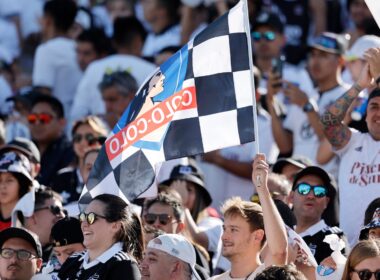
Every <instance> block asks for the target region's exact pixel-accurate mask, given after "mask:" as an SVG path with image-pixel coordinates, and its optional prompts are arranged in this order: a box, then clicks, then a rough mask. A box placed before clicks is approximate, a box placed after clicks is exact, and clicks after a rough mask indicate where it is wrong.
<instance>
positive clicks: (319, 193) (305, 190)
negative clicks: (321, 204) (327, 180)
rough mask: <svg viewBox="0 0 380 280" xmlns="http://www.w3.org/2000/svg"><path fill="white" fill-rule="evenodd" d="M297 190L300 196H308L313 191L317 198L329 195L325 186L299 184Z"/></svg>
mask: <svg viewBox="0 0 380 280" xmlns="http://www.w3.org/2000/svg"><path fill="white" fill-rule="evenodd" d="M296 190H297V192H298V193H299V194H300V195H308V194H309V193H310V192H311V191H313V193H314V196H315V197H318V198H319V197H325V196H326V195H327V189H326V187H325V186H319V185H317V186H312V185H310V184H308V183H299V184H298V185H297V186H296Z"/></svg>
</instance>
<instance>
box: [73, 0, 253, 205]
mask: <svg viewBox="0 0 380 280" xmlns="http://www.w3.org/2000/svg"><path fill="white" fill-rule="evenodd" d="M245 5H246V4H245V3H244V2H239V3H238V4H237V5H236V6H235V7H234V8H232V9H231V10H230V11H228V12H227V13H226V14H225V15H223V16H221V17H220V18H218V19H217V20H216V21H214V22H213V23H212V24H210V25H209V26H208V27H207V28H206V29H205V30H203V32H201V33H200V34H198V35H197V36H196V37H195V38H194V39H193V40H191V41H190V42H189V43H187V44H186V45H185V46H184V47H182V49H181V50H179V51H178V52H177V53H176V54H174V55H173V56H172V57H171V58H170V59H169V60H168V61H166V62H165V63H164V64H162V65H161V66H160V67H159V68H158V69H157V71H156V72H155V73H154V74H153V75H152V76H151V77H149V79H147V80H146V82H145V83H144V84H143V86H142V87H141V88H140V89H139V90H138V92H137V94H136V96H135V98H134V100H133V101H132V102H131V104H130V105H129V107H128V108H127V110H126V111H125V112H124V114H123V116H122V117H121V119H120V120H119V122H118V123H117V125H116V126H115V128H114V129H113V131H112V135H111V136H109V137H108V139H107V140H106V142H105V144H104V145H103V147H102V150H101V152H100V153H99V156H98V158H97V160H96V161H95V164H94V167H93V168H92V170H91V173H90V176H89V179H88V181H87V184H86V186H85V187H84V190H83V192H82V196H81V198H80V201H79V202H80V204H87V203H88V202H89V201H90V200H91V199H92V198H93V197H95V196H97V195H99V194H102V193H111V194H115V195H119V196H121V197H122V198H123V199H125V200H127V199H128V200H133V199H135V198H137V197H139V196H141V195H142V194H143V193H144V192H146V191H147V190H148V188H149V187H150V186H152V183H153V182H154V178H155V168H156V165H157V163H160V162H164V161H167V160H170V159H174V158H180V157H186V156H192V155H196V154H202V153H206V152H209V151H212V150H216V149H221V148H224V147H228V146H234V145H240V144H243V143H247V142H251V141H254V139H255V135H254V121H253V119H254V117H253V114H254V110H253V108H254V106H255V103H254V98H253V96H254V90H253V83H252V75H251V70H250V55H249V50H250V48H249V45H248V44H250V37H249V36H250V33H249V27H247V26H248V25H249V24H248V18H247V14H246V11H245V10H244V9H246V7H245Z"/></svg>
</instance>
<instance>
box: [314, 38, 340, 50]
mask: <svg viewBox="0 0 380 280" xmlns="http://www.w3.org/2000/svg"><path fill="white" fill-rule="evenodd" d="M315 43H316V44H317V45H321V46H322V47H325V48H327V49H337V42H336V40H335V39H333V38H328V37H320V38H318V39H317V40H316V42H315Z"/></svg>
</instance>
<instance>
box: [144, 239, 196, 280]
mask: <svg viewBox="0 0 380 280" xmlns="http://www.w3.org/2000/svg"><path fill="white" fill-rule="evenodd" d="M148 248H151V249H156V250H159V251H162V252H165V253H167V254H168V255H171V256H173V257H175V258H177V259H180V260H181V261H184V262H185V263H188V264H189V265H190V266H191V270H192V272H193V276H194V277H195V279H201V278H200V277H199V275H198V273H197V272H196V271H195V263H196V256H195V250H194V246H193V245H192V244H191V243H190V242H189V241H188V240H187V239H186V238H185V237H183V236H182V235H179V234H163V235H160V236H158V237H156V238H154V239H152V240H150V241H149V243H148ZM194 277H193V278H194Z"/></svg>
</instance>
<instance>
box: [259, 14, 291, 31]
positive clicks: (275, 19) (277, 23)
mask: <svg viewBox="0 0 380 280" xmlns="http://www.w3.org/2000/svg"><path fill="white" fill-rule="evenodd" d="M261 26H268V27H271V28H273V29H274V30H276V31H277V32H279V33H284V26H285V22H284V21H283V20H281V18H280V16H279V15H278V14H275V13H271V12H262V13H260V14H259V15H258V16H257V17H256V20H255V22H254V23H253V30H256V29H257V28H259V27H261Z"/></svg>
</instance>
